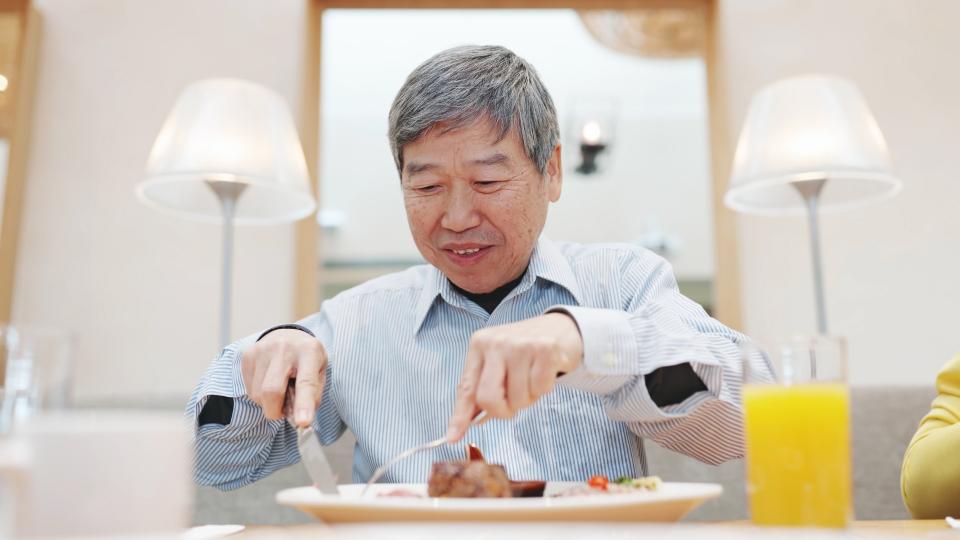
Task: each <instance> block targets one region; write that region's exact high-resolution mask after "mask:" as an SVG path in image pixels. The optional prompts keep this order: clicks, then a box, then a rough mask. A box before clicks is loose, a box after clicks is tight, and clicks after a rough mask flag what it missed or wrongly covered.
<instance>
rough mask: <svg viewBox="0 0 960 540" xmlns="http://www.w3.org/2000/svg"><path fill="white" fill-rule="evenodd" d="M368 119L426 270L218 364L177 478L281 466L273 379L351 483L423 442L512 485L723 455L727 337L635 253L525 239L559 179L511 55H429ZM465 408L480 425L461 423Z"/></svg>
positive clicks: (735, 383)
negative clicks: (487, 463) (187, 465)
mask: <svg viewBox="0 0 960 540" xmlns="http://www.w3.org/2000/svg"><path fill="white" fill-rule="evenodd" d="M389 121H390V130H389V137H390V145H391V149H392V151H393V157H394V160H395V161H396V165H397V170H398V171H399V173H400V183H401V186H402V190H403V200H404V205H405V207H406V212H407V220H408V222H409V226H410V231H411V233H412V234H413V238H414V240H415V242H416V245H417V248H418V249H419V251H420V253H421V254H423V256H424V258H425V259H426V260H427V261H428V262H429V263H430V264H429V265H422V266H417V267H413V268H410V269H408V270H406V271H404V272H400V273H396V274H392V275H388V276H384V277H381V278H377V279H374V280H372V281H369V282H367V283H365V284H362V285H360V286H358V287H356V288H354V289H351V290H349V291H346V292H344V293H341V294H339V295H337V296H336V297H334V298H332V299H329V300H327V301H325V302H324V303H323V306H322V309H321V311H320V312H319V313H317V314H315V315H312V316H310V317H308V318H307V319H305V320H303V321H301V322H300V323H299V324H297V325H281V326H277V327H274V328H271V329H268V330H267V331H266V332H263V333H262V334H260V335H259V336H251V337H249V338H247V339H243V340H241V341H239V342H237V343H234V344H232V345H230V346H229V347H227V348H226V349H224V350H223V351H222V352H221V354H220V355H219V357H218V358H217V359H216V360H214V362H213V365H212V366H211V367H210V369H209V371H208V372H207V373H206V375H205V376H204V377H203V379H202V380H201V381H200V384H199V386H198V387H197V389H196V391H195V392H194V395H193V398H192V399H191V401H190V403H189V405H188V413H189V414H192V415H195V416H196V419H197V421H196V424H197V432H196V451H197V470H196V478H197V481H198V482H200V483H201V484H210V485H215V486H218V487H220V488H223V489H230V488H235V487H239V486H242V485H245V484H248V483H250V482H253V481H255V480H257V479H259V478H262V477H264V476H266V475H267V474H270V473H271V472H273V471H275V470H277V469H279V468H281V467H284V466H287V465H290V464H292V463H294V462H296V461H297V459H298V457H299V456H298V452H297V446H296V435H295V430H294V428H293V427H291V426H290V425H289V424H288V423H287V422H286V421H285V420H284V419H283V412H282V411H283V408H284V396H285V393H286V392H285V391H286V388H287V385H288V381H290V380H291V379H292V380H295V389H296V391H295V397H294V400H293V401H294V403H293V404H292V405H293V412H294V419H295V422H296V423H297V424H299V425H308V424H311V423H312V424H313V426H314V428H315V430H316V432H317V434H318V436H319V437H320V439H321V442H322V443H324V444H330V443H332V442H334V441H335V440H336V439H337V438H338V437H339V436H340V435H341V434H342V433H343V431H344V430H345V429H346V428H349V429H350V430H351V431H352V432H353V433H354V435H355V436H356V438H357V446H356V450H355V459H354V466H353V477H354V480H355V481H365V480H366V479H367V478H368V477H369V476H370V474H371V473H372V472H373V470H374V469H375V468H376V467H377V466H378V465H380V464H382V463H384V462H385V461H386V460H388V459H389V458H390V457H391V456H393V455H394V454H396V453H398V452H399V451H401V450H404V449H406V448H408V447H411V446H415V445H418V444H421V443H423V442H425V441H429V440H432V439H435V438H437V437H440V436H442V435H443V434H444V433H446V436H447V438H448V439H449V440H450V441H451V442H456V441H459V440H460V439H462V438H463V437H464V436H465V434H466V436H467V437H468V438H469V440H471V441H473V442H476V443H477V444H478V445H479V446H480V447H481V448H482V449H483V451H484V453H485V454H486V455H487V457H488V458H489V459H490V460H491V461H494V462H497V463H502V464H504V465H505V467H506V469H507V471H508V473H509V474H510V475H511V476H512V477H516V478H544V479H553V480H585V479H587V478H589V477H590V476H591V475H594V474H603V475H606V476H608V477H611V478H616V477H619V476H624V475H627V476H636V475H638V474H645V473H646V472H647V465H646V461H645V457H644V451H643V439H652V440H654V441H656V442H657V443H658V444H660V445H662V446H665V447H668V448H671V449H674V450H676V451H679V452H682V453H684V454H687V455H690V456H692V457H695V458H697V459H699V460H702V461H705V462H708V463H720V462H723V461H725V460H728V459H733V458H738V457H740V456H741V455H742V454H743V440H742V428H741V426H742V410H741V406H740V401H739V395H740V391H739V388H740V380H741V375H740V374H741V369H740V360H739V356H740V354H739V348H738V342H739V341H740V340H742V339H743V337H742V336H741V335H739V334H737V333H736V332H734V331H732V330H730V329H728V328H726V327H724V326H723V325H722V324H720V323H719V322H717V321H715V320H713V319H711V318H710V317H709V316H707V314H706V313H705V312H704V311H703V310H702V309H701V308H700V306H698V305H697V304H696V303H694V302H692V301H690V300H688V299H687V298H685V297H683V296H682V295H681V294H680V293H679V292H678V291H677V285H676V281H675V279H674V276H673V274H672V271H671V269H670V266H669V265H668V264H667V263H666V262H665V261H664V260H663V259H661V258H660V257H658V256H656V255H654V254H653V253H651V252H649V251H647V250H644V249H642V248H640V247H637V246H632V245H613V244H607V245H595V246H585V245H574V244H561V243H555V242H552V241H550V240H547V239H545V238H543V237H542V236H540V233H541V231H542V229H543V226H544V222H545V220H546V217H547V207H548V206H549V204H550V203H551V202H555V201H556V200H557V199H559V197H560V191H561V185H562V166H561V162H560V141H559V130H558V128H557V116H556V111H555V109H554V106H553V102H552V100H551V98H550V95H549V94H548V93H547V91H546V89H545V88H544V86H543V84H542V83H541V82H540V79H539V78H538V76H537V74H536V72H535V71H534V69H533V68H532V67H531V66H530V65H529V64H528V63H527V62H526V61H524V60H523V59H521V58H519V57H517V56H516V55H515V54H513V53H512V52H510V51H509V50H507V49H504V48H502V47H477V46H468V47H457V48H454V49H450V50H447V51H444V52H441V53H440V54H438V55H436V56H434V57H433V58H430V59H429V60H427V61H426V62H425V63H424V64H422V65H421V66H419V67H418V68H416V69H415V70H414V71H413V73H411V74H410V76H409V77H408V79H407V81H406V82H405V83H404V85H403V87H402V88H401V89H400V92H399V93H398V94H397V97H396V99H395V101H394V103H393V106H392V108H391V110H390V120H389ZM597 219H603V216H584V220H585V222H589V221H593V220H597ZM757 369H766V366H759V367H758V368H757ZM481 410H483V411H486V412H487V414H488V415H491V416H493V417H495V418H496V419H498V420H494V421H491V422H487V423H485V424H483V425H481V426H478V427H474V428H469V423H470V419H471V418H472V417H473V416H474V415H475V414H476V413H478V412H479V411H481ZM468 428H469V431H468ZM463 455H464V451H463V448H462V447H460V446H459V445H447V446H443V447H440V448H437V449H435V450H433V451H431V452H423V453H421V454H418V455H415V456H414V457H412V458H410V459H409V460H407V461H404V462H401V463H400V464H398V465H396V466H395V467H394V468H392V469H391V470H389V471H388V473H387V474H386V476H385V477H384V480H385V481H389V482H423V481H425V480H426V476H427V473H428V471H429V470H430V463H432V462H434V461H438V460H451V459H460V458H461V457H462V456H463Z"/></svg>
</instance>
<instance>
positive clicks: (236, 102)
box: [136, 79, 316, 345]
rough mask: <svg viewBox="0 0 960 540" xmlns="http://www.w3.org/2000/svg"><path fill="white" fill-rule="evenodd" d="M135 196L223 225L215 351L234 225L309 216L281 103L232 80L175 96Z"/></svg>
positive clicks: (225, 333)
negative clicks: (175, 99)
mask: <svg viewBox="0 0 960 540" xmlns="http://www.w3.org/2000/svg"><path fill="white" fill-rule="evenodd" d="M136 192H137V196H138V197H139V198H140V200H141V201H143V202H144V203H145V204H147V205H149V206H152V207H155V208H158V209H161V210H165V211H169V212H173V213H175V214H177V215H180V216H182V217H186V218H191V219H196V220H201V221H212V222H221V223H223V252H222V266H221V268H222V279H221V297H220V344H221V345H226V344H228V343H229V342H230V292H231V285H232V283H231V282H232V264H233V226H234V224H235V223H236V224H262V223H279V222H284V221H295V220H298V219H301V218H304V217H306V216H309V215H310V214H311V213H313V211H314V209H315V208H316V202H315V201H314V198H313V194H312V192H311V189H310V183H309V176H308V174H307V163H306V159H304V156H303V149H302V148H301V147H300V139H299V138H298V136H297V130H296V126H295V125H294V122H293V117H292V116H291V114H290V111H289V109H288V108H287V105H286V103H285V102H284V100H283V98H282V97H281V96H280V95H279V94H277V93H276V92H274V91H272V90H269V89H267V88H264V87H263V86H260V85H258V84H254V83H252V82H248V81H244V80H240V79H206V80H201V81H198V82H195V83H193V84H191V85H189V86H187V87H186V88H185V89H184V90H183V92H182V93H181V94H180V97H179V98H178V99H177V101H176V103H175V104H174V106H173V109H172V110H171V111H170V114H169V115H168V116H167V119H166V121H165V122H164V124H163V127H162V128H161V130H160V133H159V134H158V135H157V140H156V142H154V144H153V149H152V150H151V151H150V157H149V159H148V161H147V171H146V179H144V180H143V181H141V182H140V183H139V184H138V185H137V188H136Z"/></svg>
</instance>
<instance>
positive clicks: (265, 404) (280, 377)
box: [260, 357, 293, 420]
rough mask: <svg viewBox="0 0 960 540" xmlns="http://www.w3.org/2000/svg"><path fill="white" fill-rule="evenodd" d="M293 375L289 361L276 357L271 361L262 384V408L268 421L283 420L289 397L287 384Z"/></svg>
mask: <svg viewBox="0 0 960 540" xmlns="http://www.w3.org/2000/svg"><path fill="white" fill-rule="evenodd" d="M292 374H293V366H292V363H291V362H290V360H289V359H287V358H283V357H279V358H278V357H274V358H272V359H271V361H270V365H269V366H267V369H266V371H265V372H264V375H263V381H262V382H261V383H260V407H262V408H263V415H264V416H265V417H266V418H267V419H268V420H279V419H280V418H283V402H284V400H285V399H286V397H287V384H288V382H289V381H290V376H291V375H292Z"/></svg>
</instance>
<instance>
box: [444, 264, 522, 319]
mask: <svg viewBox="0 0 960 540" xmlns="http://www.w3.org/2000/svg"><path fill="white" fill-rule="evenodd" d="M525 274H526V271H524V272H523V273H522V274H520V276H519V277H517V279H515V280H513V281H511V282H509V283H505V284H503V285H501V286H499V287H497V288H496V289H494V290H492V291H490V292H486V293H473V292H470V291H467V290H464V289H461V288H460V287H457V284H456V283H454V282H452V281H450V286H451V287H453V289H454V290H455V291H457V292H458V293H460V294H462V295H463V296H466V297H467V298H469V299H470V300H472V301H473V302H474V303H475V304H477V305H478V306H480V307H482V308H483V310H484V311H486V312H487V313H493V310H494V309H496V308H497V306H499V305H500V302H503V299H504V298H506V297H507V295H508V294H510V291H512V290H513V289H515V288H516V287H517V285H519V284H520V281H521V280H523V276H524V275H525ZM448 281H449V280H448Z"/></svg>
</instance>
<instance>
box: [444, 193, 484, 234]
mask: <svg viewBox="0 0 960 540" xmlns="http://www.w3.org/2000/svg"><path fill="white" fill-rule="evenodd" d="M480 221H481V218H480V212H479V211H478V210H477V207H476V204H475V201H474V198H473V194H472V193H469V192H462V191H460V192H454V193H451V194H450V196H449V197H448V198H447V200H446V208H445V209H444V212H443V219H442V220H441V221H440V225H441V226H442V227H443V228H444V229H447V230H450V231H453V232H463V231H466V230H468V229H472V228H474V227H476V226H478V225H480Z"/></svg>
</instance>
